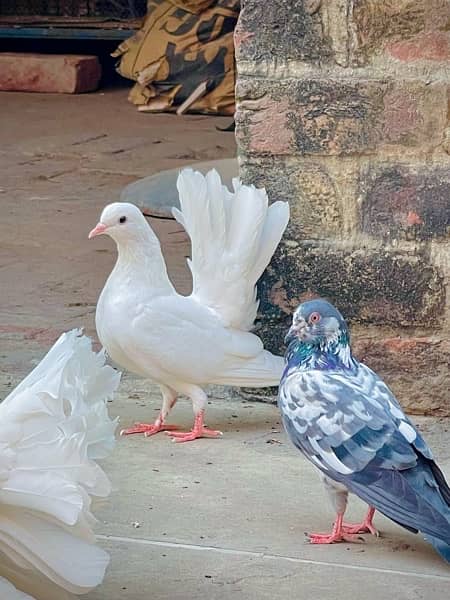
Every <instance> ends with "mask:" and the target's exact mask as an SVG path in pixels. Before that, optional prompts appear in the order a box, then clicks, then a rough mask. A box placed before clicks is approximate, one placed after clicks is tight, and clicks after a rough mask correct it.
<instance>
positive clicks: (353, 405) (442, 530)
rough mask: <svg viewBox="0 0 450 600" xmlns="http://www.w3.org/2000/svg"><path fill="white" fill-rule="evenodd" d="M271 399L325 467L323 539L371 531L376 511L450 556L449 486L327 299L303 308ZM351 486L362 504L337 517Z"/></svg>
mask: <svg viewBox="0 0 450 600" xmlns="http://www.w3.org/2000/svg"><path fill="white" fill-rule="evenodd" d="M286 342H287V344H288V350H287V352H286V366H285V370H284V373H283V377H282V379H281V384H280V389H279V397H278V404H279V407H280V410H281V414H282V419H283V423H284V426H285V428H286V431H287V433H288V435H289V437H290V439H291V440H292V442H293V443H294V445H295V446H296V447H297V448H298V449H299V450H300V451H301V452H302V453H303V454H304V455H305V456H306V458H307V459H308V460H310V461H311V462H312V463H313V464H314V465H315V466H316V467H317V468H318V469H320V471H321V473H322V477H323V480H324V483H325V485H326V489H327V491H328V493H329V494H330V497H331V500H332V502H333V504H334V507H335V510H336V515H337V516H336V521H335V524H334V527H333V530H332V532H331V533H329V534H310V541H311V542H312V543H316V544H326V543H333V542H340V541H344V540H345V541H352V540H353V539H354V536H355V534H359V533H368V532H370V533H377V532H376V529H375V527H374V526H373V523H372V519H373V515H374V512H375V509H376V510H378V511H380V512H381V513H383V514H384V515H386V516H387V517H389V518H390V519H392V520H393V521H395V522H396V523H398V524H399V525H402V526H403V527H405V528H406V529H408V530H410V531H412V532H414V533H418V532H421V533H422V534H423V536H424V538H425V539H426V540H427V541H428V542H430V543H431V544H432V545H433V547H434V548H435V549H436V550H437V552H439V554H440V555H441V556H442V557H443V558H445V560H447V561H449V562H450V488H449V486H448V484H447V482H446V480H445V478H444V475H443V474H442V472H441V470H440V469H439V467H438V466H437V464H436V463H435V462H434V460H433V455H432V453H431V450H430V448H429V447H428V446H427V444H426V442H425V441H424V440H423V438H422V437H421V435H420V433H419V432H418V431H417V429H416V428H415V427H414V425H413V424H412V422H411V421H410V420H409V419H408V417H406V416H405V414H404V413H403V411H402V409H401V407H400V405H399V403H398V401H397V400H396V398H395V397H394V395H393V394H392V392H391V391H390V389H389V388H388V387H387V386H386V384H385V383H384V382H383V381H382V380H381V379H380V378H379V377H378V375H376V374H375V373H374V372H373V371H371V370H370V369H369V368H368V367H367V366H365V365H364V364H362V363H360V362H358V361H357V360H356V359H355V358H354V357H353V356H352V353H351V349H350V345H349V333H348V328H347V325H346V323H345V321H344V319H343V317H342V315H341V314H340V313H339V311H338V310H337V309H336V308H335V307H334V306H332V305H331V304H329V303H328V302H326V301H325V300H312V301H310V302H305V303H303V304H301V305H300V306H299V307H298V308H297V310H296V312H295V314H294V317H293V323H292V327H291V329H290V330H289V333H288V335H287V337H286ZM348 491H350V492H353V493H355V494H356V495H357V496H359V497H360V498H361V499H362V500H364V501H365V502H367V504H368V505H369V512H368V514H367V516H366V518H365V519H364V521H363V522H362V523H361V524H357V525H349V524H347V523H345V522H344V520H343V517H344V512H345V509H346V505H347V495H348Z"/></svg>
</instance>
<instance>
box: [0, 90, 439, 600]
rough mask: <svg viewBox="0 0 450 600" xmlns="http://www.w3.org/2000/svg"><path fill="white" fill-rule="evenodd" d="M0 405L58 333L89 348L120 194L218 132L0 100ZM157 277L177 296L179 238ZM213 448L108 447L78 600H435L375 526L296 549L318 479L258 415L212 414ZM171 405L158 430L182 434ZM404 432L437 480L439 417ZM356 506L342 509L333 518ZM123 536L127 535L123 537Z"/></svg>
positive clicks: (147, 415)
mask: <svg viewBox="0 0 450 600" xmlns="http://www.w3.org/2000/svg"><path fill="white" fill-rule="evenodd" d="M0 100H1V101H2V107H3V110H2V116H1V119H2V138H3V146H2V149H1V150H0V158H1V161H2V163H1V164H2V167H3V169H2V180H1V182H0V200H1V203H2V218H1V219H0V240H1V244H0V261H1V262H0V284H1V294H2V296H1V302H0V343H1V350H0V366H1V371H2V372H1V375H0V397H3V396H4V395H5V394H6V393H7V392H8V391H9V390H10V389H11V387H12V386H13V385H14V384H15V383H16V382H17V381H18V380H19V379H20V378H21V377H22V376H23V375H24V374H25V373H26V372H27V371H28V370H30V368H31V367H32V366H33V364H35V362H36V361H37V360H39V358H40V357H41V356H42V355H43V353H44V352H45V350H46V349H48V347H49V345H50V344H51V342H52V341H53V340H54V339H55V338H56V337H57V336H58V335H59V333H60V332H61V331H63V330H65V329H68V328H70V327H74V326H80V325H82V326H85V328H86V330H87V332H88V333H90V334H94V328H93V312H94V309H95V302H96V298H97V296H98V293H99V290H100V289H101V287H102V285H103V282H104V280H105V277H106V275H107V273H108V272H109V269H110V268H111V265H112V262H113V256H114V255H113V252H112V245H111V243H110V241H109V240H95V241H94V242H91V243H88V242H87V241H86V234H87V232H88V231H89V229H90V228H91V227H92V226H93V225H94V224H95V222H96V220H97V215H98V214H99V211H100V210H101V208H102V206H103V205H104V204H105V203H106V202H109V201H111V200H113V199H116V198H118V197H119V194H120V191H121V189H122V188H123V186H124V185H126V184H127V183H129V182H130V181H133V180H134V179H136V178H138V177H142V176H144V175H147V174H150V173H154V172H155V171H157V170H158V169H165V168H171V167H177V166H179V165H181V164H186V163H189V162H191V163H192V162H195V161H197V160H208V159H212V158H224V157H227V156H232V155H233V153H234V151H235V148H234V142H233V137H232V135H230V134H223V133H218V132H217V131H216V130H215V126H216V125H217V124H220V125H221V126H223V125H225V124H227V123H228V122H229V119H208V118H204V117H191V118H187V119H182V120H180V119H177V118H176V117H172V116H164V115H159V116H155V117H153V116H150V115H141V114H138V113H137V112H135V111H134V109H133V108H132V107H131V106H129V105H128V104H127V103H126V93H125V92H124V91H113V92H107V93H106V94H104V95H100V94H94V95H90V96H83V97H78V98H77V97H70V96H69V97H68V96H64V97H62V96H43V95H31V94H0ZM154 226H155V227H156V228H157V231H158V233H159V235H161V236H162V237H163V241H164V244H165V246H164V248H165V251H166V256H167V258H168V261H169V269H170V272H171V274H172V277H173V279H174V281H175V283H176V284H177V285H178V287H179V288H180V289H183V290H187V289H188V288H189V281H188V279H187V278H186V270H185V267H184V255H185V254H186V252H187V247H186V243H185V238H183V236H182V235H181V233H180V231H179V229H177V228H176V227H175V226H174V225H173V223H167V222H156V221H155V222H154ZM158 407H159V398H158V396H157V395H155V393H154V390H153V388H151V387H150V386H149V385H148V384H147V383H146V382H144V381H142V380H137V379H134V378H133V377H130V376H127V377H125V378H124V380H123V383H122V385H121V391H120V394H119V395H118V397H117V398H116V399H115V400H114V402H113V403H112V404H111V407H110V408H111V412H112V414H114V415H116V414H117V415H119V416H120V419H121V424H122V425H123V426H125V425H128V424H129V423H132V422H134V421H136V420H149V419H152V418H153V417H154V415H155V414H156V411H157V410H158ZM207 417H208V418H207V422H208V425H210V426H211V427H214V428H219V429H221V430H222V431H223V432H224V436H223V438H222V439H220V440H198V441H195V442H193V443H189V444H180V445H177V444H172V443H171V441H170V440H169V439H168V438H167V437H166V436H164V435H161V434H160V435H158V436H155V437H154V438H150V439H145V438H143V437H140V436H135V437H128V438H121V439H119V440H118V443H117V448H116V450H115V452H114V453H113V455H112V456H111V458H110V459H109V460H108V461H107V462H106V463H105V468H106V470H107V471H108V473H109V474H110V476H111V479H112V481H113V484H114V493H113V495H112V496H111V498H110V499H109V500H108V501H107V502H104V503H102V504H98V505H97V506H96V509H95V512H96V514H97V516H98V518H99V523H98V529H97V531H98V534H99V538H100V539H99V541H100V543H101V544H102V545H104V546H105V548H108V549H109V551H110V552H111V555H112V563H111V566H110V568H109V570H108V574H107V578H106V580H105V583H104V585H102V586H101V587H100V588H99V589H98V590H96V591H95V592H93V593H91V594H89V595H88V596H86V598H87V600H122V599H124V600H144V599H145V600H147V599H150V598H151V599H152V600H178V599H180V600H181V599H183V600H194V599H195V600H216V599H218V600H219V599H228V598H233V599H242V600H250V599H257V600H258V599H262V600H264V599H268V600H278V599H282V598H283V599H284V598H285V597H293V598H301V599H303V598H304V599H310V598H312V599H318V600H328V599H330V600H331V599H335V598H338V599H340V598H344V597H345V598H346V599H347V598H348V597H352V596H354V597H355V598H368V599H371V600H375V599H378V598H383V597H394V598H397V599H403V598H404V599H405V600H406V599H408V600H416V599H420V598H430V599H440V598H447V597H448V592H449V589H450V568H449V567H447V566H446V565H445V564H444V563H443V562H442V561H441V560H440V559H439V557H438V556H436V555H435V554H434V553H433V552H432V550H430V548H429V547H428V546H427V545H426V544H425V543H424V542H422V541H421V540H420V539H419V538H418V537H416V536H413V535H410V534H409V533H407V532H406V531H404V530H402V529H401V528H399V527H397V526H395V525H394V524H393V523H390V522H388V521H387V520H385V519H383V518H381V517H377V519H376V522H377V525H378V526H379V528H380V530H381V532H382V537H381V538H380V539H375V538H373V537H371V536H365V537H366V542H365V543H364V544H358V545H348V544H339V545H334V546H329V547H313V546H310V545H308V544H307V543H306V540H305V535H304V532H305V531H320V530H327V529H328V528H329V527H330V525H331V521H332V513H331V510H330V508H329V506H328V504H327V501H326V499H325V497H324V495H323V492H322V488H321V484H320V481H319V479H318V477H317V475H316V473H315V472H314V471H313V470H312V468H311V467H310V466H309V465H308V464H306V462H305V461H304V460H303V459H302V458H301V457H300V456H298V454H297V453H296V451H295V450H294V449H293V448H292V447H291V446H290V445H289V444H288V442H287V440H286V438H285V436H284V434H283V433H282V432H281V430H280V424H279V420H278V414H277V410H276V408H275V407H273V406H270V405H264V404H250V403H248V402H244V401H241V400H233V401H232V400H224V399H217V400H212V402H211V405H210V406H208V414H207ZM191 420H192V415H191V409H190V407H189V405H188V403H187V402H182V401H180V403H179V404H178V405H177V407H176V409H175V411H174V414H173V418H172V421H173V422H176V423H177V424H180V425H181V426H183V427H186V428H188V427H190V425H191ZM420 423H421V427H422V428H423V430H424V432H425V436H426V438H427V439H428V440H429V441H430V443H431V445H432V446H433V447H434V448H435V452H436V456H437V457H438V459H439V460H440V462H441V464H442V466H443V468H444V470H445V471H446V473H447V474H448V475H450V454H449V450H448V448H449V441H450V434H449V432H448V427H449V425H450V424H449V422H448V421H445V420H439V421H437V420H433V419H426V420H424V419H422V420H421V421H420ZM363 512H364V507H363V506H362V505H361V504H360V503H359V502H358V501H357V500H353V501H352V503H351V508H350V510H349V518H353V519H357V518H358V517H361V515H362V514H363ZM136 524H139V526H136Z"/></svg>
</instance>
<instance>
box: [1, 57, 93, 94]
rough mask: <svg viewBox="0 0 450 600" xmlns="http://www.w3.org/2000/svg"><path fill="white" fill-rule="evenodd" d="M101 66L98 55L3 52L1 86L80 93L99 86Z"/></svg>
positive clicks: (24, 90)
mask: <svg viewBox="0 0 450 600" xmlns="http://www.w3.org/2000/svg"><path fill="white" fill-rule="evenodd" d="M100 76H101V66H100V63H99V61H98V58H97V57H96V56H77V55H69V54H31V53H20V52H2V53H0V90H2V91H20V92H53V93H61V94H79V93H82V92H91V91H93V90H95V89H97V87H98V84H99V81H100Z"/></svg>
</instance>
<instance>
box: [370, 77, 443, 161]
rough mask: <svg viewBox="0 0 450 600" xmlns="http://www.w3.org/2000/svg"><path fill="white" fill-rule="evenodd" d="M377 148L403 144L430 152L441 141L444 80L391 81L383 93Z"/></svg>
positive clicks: (382, 148)
mask: <svg viewBox="0 0 450 600" xmlns="http://www.w3.org/2000/svg"><path fill="white" fill-rule="evenodd" d="M383 102H384V108H383V123H382V137H381V139H380V146H379V149H380V151H383V150H384V149H385V148H386V147H388V146H400V145H401V146H404V147H405V148H408V149H412V150H413V151H415V152H417V151H419V152H420V153H426V152H428V153H430V152H432V151H433V150H434V149H435V148H436V147H437V146H439V144H440V143H441V140H442V137H443V132H444V130H445V128H446V125H447V90H446V86H445V84H442V83H436V84H430V85H427V84H426V83H424V82H419V81H413V82H410V81H408V82H406V81H405V82H398V83H397V82H396V83H392V84H391V85H390V86H389V88H388V89H387V91H386V93H385V95H384V99H383Z"/></svg>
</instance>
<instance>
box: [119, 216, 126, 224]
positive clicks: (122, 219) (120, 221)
mask: <svg viewBox="0 0 450 600" xmlns="http://www.w3.org/2000/svg"><path fill="white" fill-rule="evenodd" d="M126 220H127V218H126V217H120V219H119V223H125V222H126Z"/></svg>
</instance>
